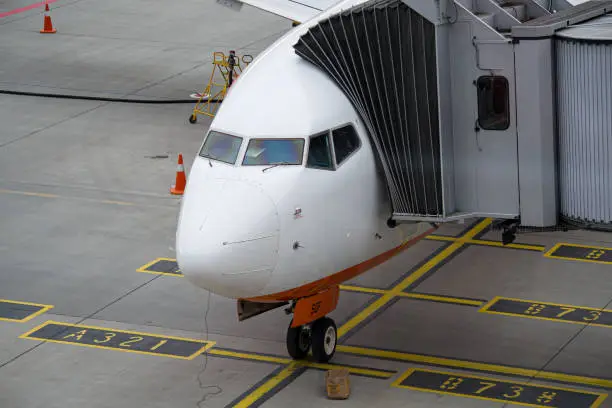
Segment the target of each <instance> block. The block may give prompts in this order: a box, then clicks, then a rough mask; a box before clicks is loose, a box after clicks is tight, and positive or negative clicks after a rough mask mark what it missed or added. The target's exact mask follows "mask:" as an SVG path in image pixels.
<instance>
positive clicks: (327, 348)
mask: <svg viewBox="0 0 612 408" xmlns="http://www.w3.org/2000/svg"><path fill="white" fill-rule="evenodd" d="M292 323H293V321H292ZM337 340H338V330H337V328H336V323H334V321H333V319H330V318H329V317H326V316H325V317H321V318H319V319H317V320H315V321H314V322H312V323H309V324H305V325H303V326H298V327H291V324H290V325H289V328H288V329H287V351H288V352H289V355H290V356H291V357H292V358H294V359H296V360H301V359H303V358H305V357H306V356H307V355H308V351H309V350H311V351H312V356H313V358H314V360H315V361H316V362H317V363H327V362H328V361H329V360H331V358H332V357H333V356H334V353H335V352H336V344H337Z"/></svg>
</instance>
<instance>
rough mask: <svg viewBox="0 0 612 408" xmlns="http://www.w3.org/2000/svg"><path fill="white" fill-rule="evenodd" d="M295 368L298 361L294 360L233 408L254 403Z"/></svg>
mask: <svg viewBox="0 0 612 408" xmlns="http://www.w3.org/2000/svg"><path fill="white" fill-rule="evenodd" d="M297 368H299V365H298V363H297V362H296V361H294V362H291V363H290V364H289V365H288V366H287V367H285V368H284V369H283V370H282V371H281V372H279V373H278V374H276V375H275V376H274V377H272V378H270V379H269V380H268V381H266V382H265V383H263V384H262V385H260V386H259V387H257V388H256V389H255V390H253V392H251V393H250V394H249V395H247V396H246V397H244V398H243V399H242V400H241V401H240V402H239V403H237V404H236V405H234V408H245V407H249V406H251V404H253V403H255V402H256V401H257V400H258V399H260V398H261V397H263V396H264V395H266V393H268V392H270V391H271V390H272V389H273V388H274V387H276V386H277V385H278V384H280V383H281V382H282V381H283V380H285V379H287V378H289V377H290V376H291V374H293V372H294V371H295V370H296V369H297Z"/></svg>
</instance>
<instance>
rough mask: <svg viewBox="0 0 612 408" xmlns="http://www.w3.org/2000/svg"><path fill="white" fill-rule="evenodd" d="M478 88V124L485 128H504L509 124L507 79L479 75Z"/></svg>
mask: <svg viewBox="0 0 612 408" xmlns="http://www.w3.org/2000/svg"><path fill="white" fill-rule="evenodd" d="M476 87H477V89H478V124H479V125H480V127H481V128H483V129H486V130H506V129H508V127H509V126H510V100H509V86H508V80H507V79H506V78H504V77H502V76H481V77H480V78H478V81H477V83H476Z"/></svg>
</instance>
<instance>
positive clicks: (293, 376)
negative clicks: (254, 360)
mask: <svg viewBox="0 0 612 408" xmlns="http://www.w3.org/2000/svg"><path fill="white" fill-rule="evenodd" d="M306 370H308V367H298V368H296V369H295V370H294V371H293V372H292V373H291V375H290V376H289V377H287V378H285V379H284V380H282V381H281V382H279V383H278V384H276V385H275V386H274V387H273V388H272V389H271V390H270V391H268V392H266V393H265V394H264V395H262V396H261V397H260V398H259V399H258V400H257V401H254V402H253V403H252V404H251V405H250V407H253V408H257V407H260V406H262V405H263V404H264V403H265V402H266V401H268V400H269V399H270V398H272V397H273V396H274V395H276V394H278V393H279V392H280V391H282V390H283V389H284V388H285V387H287V386H288V385H289V384H291V383H292V382H294V381H295V380H297V379H298V377H300V376H301V375H302V374H304V373H305V372H306Z"/></svg>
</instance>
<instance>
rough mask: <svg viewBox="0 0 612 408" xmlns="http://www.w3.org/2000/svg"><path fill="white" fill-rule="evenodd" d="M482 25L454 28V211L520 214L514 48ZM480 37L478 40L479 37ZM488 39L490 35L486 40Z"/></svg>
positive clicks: (465, 23)
mask: <svg viewBox="0 0 612 408" xmlns="http://www.w3.org/2000/svg"><path fill="white" fill-rule="evenodd" d="M480 29H481V26H480V25H479V23H478V22H473V21H461V20H460V21H457V22H456V23H454V24H452V25H451V26H450V27H449V36H448V41H449V47H448V49H449V56H450V64H449V65H450V66H451V67H452V69H451V70H450V77H451V95H452V97H451V99H452V112H453V115H452V134H453V135H452V139H453V163H454V186H455V188H454V191H455V212H456V213H467V214H474V215H477V216H492V217H497V218H514V217H516V216H518V215H519V188H518V154H517V143H518V139H517V120H516V110H515V106H516V102H515V74H514V45H513V44H512V42H511V41H504V40H499V39H493V40H478V39H476V38H482V37H485V35H482V34H481V33H480V32H479V30H480ZM475 37H476V38H475ZM485 38H486V37H485Z"/></svg>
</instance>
